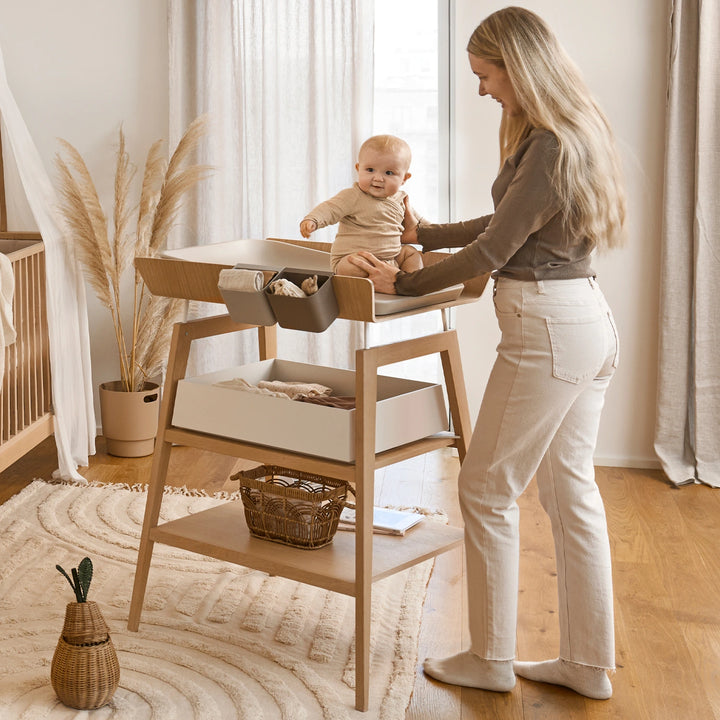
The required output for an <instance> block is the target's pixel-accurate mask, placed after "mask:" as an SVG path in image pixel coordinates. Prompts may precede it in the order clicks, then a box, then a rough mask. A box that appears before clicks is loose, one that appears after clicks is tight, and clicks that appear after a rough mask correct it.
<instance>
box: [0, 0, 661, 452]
mask: <svg viewBox="0 0 720 720" xmlns="http://www.w3.org/2000/svg"><path fill="white" fill-rule="evenodd" d="M451 4H452V5H453V6H454V13H455V22H454V28H455V32H456V42H455V45H454V57H455V62H456V67H455V74H454V77H455V85H456V102H455V105H454V107H453V108H452V109H453V112H454V117H455V130H456V132H457V146H456V153H455V156H454V167H455V171H454V177H455V179H456V182H457V192H456V199H455V217H457V218H464V217H473V216H476V215H478V214H482V213H485V212H488V211H489V210H490V194H489V191H490V184H491V182H492V179H493V177H494V175H495V172H496V170H497V124H498V120H499V115H498V110H499V106H497V105H496V104H495V103H492V102H490V101H488V100H484V99H482V98H479V97H478V96H477V86H476V83H475V81H474V78H473V76H472V75H471V73H470V71H469V70H468V68H467V59H466V55H465V50H464V47H465V43H466V41H467V37H468V36H469V34H470V32H471V31H472V29H473V28H474V27H475V26H476V25H477V23H478V22H479V21H480V20H481V19H482V18H483V17H484V16H485V15H487V14H488V13H489V12H492V11H493V10H495V9H497V8H499V7H502V6H504V5H506V4H507V3H505V2H495V1H491V0H486V1H484V2H482V3H481V2H479V1H478V0H455V1H453V0H451ZM165 5H166V3H165V2H163V1H162V0H123V1H122V2H107V1H105V2H98V0H73V2H58V0H32V2H22V3H21V2H17V1H16V0H0V18H2V22H1V23H0V43H1V44H2V48H3V52H4V56H5V63H6V67H7V73H8V78H9V81H10V84H11V87H12V88H13V91H14V93H15V96H16V99H17V101H18V104H19V106H20V109H21V112H22V113H23V116H24V117H25V120H26V122H27V124H28V126H29V128H30V132H31V133H32V135H33V137H34V139H35V142H36V144H37V145H38V148H39V150H40V153H41V156H42V157H43V159H44V160H45V163H46V166H47V168H48V170H49V171H50V172H53V165H52V163H53V157H54V155H55V153H56V152H57V149H58V145H57V140H56V138H58V137H62V138H65V139H67V140H69V141H70V142H71V143H73V144H74V145H75V146H76V147H77V148H78V149H79V150H80V152H81V153H82V154H83V155H84V157H85V158H86V160H87V162H88V165H89V168H90V171H91V173H93V175H94V176H95V177H96V178H97V184H98V187H99V191H100V194H101V199H102V201H103V203H104V205H105V207H111V206H112V203H111V199H110V198H111V192H112V188H111V182H112V180H111V178H112V169H113V163H114V157H113V148H114V144H115V142H116V138H117V131H118V128H119V126H120V124H121V123H122V124H123V127H124V130H125V133H126V135H127V139H128V149H129V151H130V153H131V156H132V158H133V159H134V161H135V162H136V163H137V164H138V165H142V163H143V161H144V154H145V152H146V151H147V149H148V147H149V146H150V144H151V143H152V142H153V141H154V140H155V139H157V138H160V137H163V138H167V116H168V107H167V97H168V81H167V40H166V36H167V28H166V14H165V12H166V11H165ZM525 5H526V6H527V7H530V8H531V9H533V10H536V11H537V12H539V13H540V14H541V15H543V16H544V17H545V18H546V19H547V20H548V21H549V22H550V23H551V25H552V26H553V27H554V28H555V30H556V32H557V33H558V35H559V36H560V38H561V40H562V42H563V43H564V44H565V46H566V47H567V49H568V50H569V52H570V54H571V55H572V56H573V57H574V58H575V60H576V61H577V62H578V64H579V65H580V67H581V68H582V70H583V71H584V73H585V76H586V78H587V80H588V82H589V84H590V87H591V88H592V90H593V91H594V92H595V93H596V95H597V97H598V98H599V100H600V102H601V104H602V105H603V107H604V108H605V109H606V112H607V114H608V115H609V117H610V120H611V122H612V124H613V126H614V128H615V131H616V134H617V137H618V140H619V143H620V146H621V148H622V152H623V157H624V160H625V169H626V174H627V179H628V191H629V201H630V220H629V237H630V242H629V244H628V246H627V248H625V249H624V250H622V251H618V252H616V253H614V254H613V255H611V256H608V257H607V258H602V259H599V260H598V261H597V263H596V268H597V271H598V274H599V277H600V281H601V283H602V286H603V288H604V290H605V292H606V295H607V296H608V299H609V301H610V303H611V304H612V306H613V308H614V310H615V314H616V317H617V322H618V325H619V328H620V332H621V334H622V342H623V350H622V354H623V357H622V359H621V367H620V369H619V371H618V374H617V377H616V380H615V381H614V383H613V385H612V387H611V389H610V391H609V394H608V398H607V405H606V411H605V415H604V419H603V423H602V427H601V431H600V439H599V445H598V450H597V461H598V462H599V463H603V464H611V465H639V466H646V465H652V464H653V463H654V455H653V452H652V433H653V423H654V398H655V356H656V344H657V294H658V261H659V230H660V202H661V187H662V181H661V175H662V149H663V143H662V133H663V98H664V92H665V41H666V10H665V8H664V3H661V2H658V0H633V2H630V3H628V2H626V0H603V1H602V2H600V0H582V2H578V1H577V0H526V1H525ZM11 180H12V178H10V181H11ZM10 194H11V197H10V200H9V202H10V210H11V222H12V223H13V224H12V227H13V228H14V229H26V228H30V229H31V228H33V227H34V223H33V221H32V219H31V218H29V217H28V213H27V210H26V208H23V203H22V199H21V198H19V196H18V193H17V192H15V193H13V192H12V188H10ZM89 298H90V327H91V334H92V337H91V342H92V361H93V375H94V379H95V384H97V383H99V382H101V381H104V380H107V379H110V378H114V377H116V375H117V361H116V355H115V353H114V352H113V351H111V350H110V349H109V348H110V347H111V345H112V342H113V340H112V336H111V331H110V325H109V323H108V321H107V316H106V312H107V311H106V310H105V309H104V308H101V307H100V306H99V305H98V303H97V301H96V300H95V298H94V296H92V294H91V293H89ZM457 326H458V328H459V331H460V338H461V343H462V348H463V362H464V369H465V374H466V380H467V385H468V391H469V396H470V403H471V408H472V411H473V413H475V412H476V411H477V408H478V407H479V403H480V399H481V396H482V392H483V388H484V385H485V382H486V379H487V374H488V372H489V369H490V366H491V363H492V360H493V357H494V348H495V345H496V343H497V329H496V324H495V320H494V317H493V315H492V310H491V306H490V303H489V293H488V296H487V297H484V298H482V299H481V301H480V302H479V303H478V304H477V305H473V306H471V307H466V308H461V309H460V310H459V311H458V313H457Z"/></svg>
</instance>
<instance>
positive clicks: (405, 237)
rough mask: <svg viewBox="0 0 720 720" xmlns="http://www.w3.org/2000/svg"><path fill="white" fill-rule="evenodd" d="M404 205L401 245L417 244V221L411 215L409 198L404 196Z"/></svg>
mask: <svg viewBox="0 0 720 720" xmlns="http://www.w3.org/2000/svg"><path fill="white" fill-rule="evenodd" d="M403 203H404V204H405V217H404V218H403V228H404V229H403V232H402V235H400V242H401V243H409V244H414V243H417V226H418V221H417V218H416V217H415V215H413V211H412V208H411V207H410V196H409V195H406V196H405V197H404V198H403Z"/></svg>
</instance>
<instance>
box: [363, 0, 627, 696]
mask: <svg viewBox="0 0 720 720" xmlns="http://www.w3.org/2000/svg"><path fill="white" fill-rule="evenodd" d="M467 49H468V54H469V60H470V67H471V69H472V71H473V73H474V74H475V75H476V76H477V77H478V79H479V82H480V88H479V93H480V95H481V96H485V95H490V96H491V97H492V98H493V99H494V100H496V101H498V102H500V103H501V105H502V107H503V114H502V122H501V126H500V150H501V160H502V165H501V169H500V173H499V175H498V177H497V179H496V180H495V182H494V184H493V187H492V196H493V202H494V207H495V212H494V213H493V214H492V215H488V216H486V217H481V218H477V219H475V220H470V221H467V222H460V223H451V224H447V225H427V224H424V223H423V224H422V225H421V226H416V221H415V219H414V218H413V217H412V215H411V214H410V213H408V217H407V224H406V228H409V229H407V230H406V232H405V233H404V236H403V241H405V242H417V243H419V244H420V245H422V246H423V249H424V250H433V249H437V248H441V247H461V248H462V249H461V250H459V251H458V252H457V253H455V254H453V255H450V256H449V257H448V259H446V260H444V261H442V262H440V263H438V264H435V265H432V266H429V267H426V268H424V269H421V270H418V271H416V272H412V273H403V272H401V271H398V269H397V268H391V267H390V266H388V265H385V264H384V263H381V262H379V261H377V260H375V259H373V258H372V257H368V255H364V256H363V259H360V260H358V265H359V266H360V267H362V268H363V269H364V270H365V271H366V272H367V273H368V275H369V277H370V278H371V280H372V281H373V283H374V285H375V288H376V289H377V290H378V291H380V292H385V293H399V294H404V295H417V294H423V293H427V292H431V291H433V290H437V289H439V288H442V287H447V286H449V285H453V284H455V283H458V282H461V281H464V280H467V279H469V278H471V277H474V276H476V275H479V274H481V273H486V272H490V271H494V272H493V276H494V278H495V288H494V303H495V311H496V315H497V318H498V321H499V325H500V329H501V331H502V339H501V342H500V345H499V346H498V356H497V359H496V362H495V365H494V367H493V371H492V373H491V375H490V379H489V381H488V385H487V388H486V390H485V394H484V397H483V401H482V406H481V408H480V413H479V415H478V420H477V423H476V425H475V431H474V433H473V437H472V440H471V442H470V447H469V451H468V454H467V456H466V458H465V460H464V462H463V465H462V469H461V471H460V477H459V496H460V506H461V509H462V513H463V519H464V522H465V546H466V557H467V579H468V609H469V622H470V638H471V646H470V649H469V650H468V651H466V652H462V653H459V654H458V655H454V656H452V657H450V658H445V659H439V660H438V659H428V660H426V661H425V665H424V670H425V672H426V673H427V674H428V675H430V676H432V677H434V678H437V679H439V680H442V681H444V682H448V683H453V684H457V685H464V686H469V687H478V688H484V689H487V690H496V691H507V690H510V689H511V688H512V687H514V685H515V675H516V674H517V675H520V676H522V677H526V678H529V679H531V680H537V681H542V682H549V683H555V684H559V685H564V686H567V687H570V688H572V689H573V690H575V691H576V692H579V693H581V694H583V695H585V696H587V697H591V698H597V699H604V698H609V697H610V696H611V694H612V686H611V684H610V680H609V678H608V674H607V670H611V669H613V667H614V633H613V600H612V577H611V567H610V549H609V543H608V536H607V526H606V521H605V512H604V508H603V503H602V499H601V497H600V493H599V491H598V488H597V485H596V484H595V478H594V469H593V452H594V448H595V442H596V438H597V431H598V425H599V421H600V413H601V410H602V405H603V399H604V395H605V390H606V388H607V386H608V383H609V381H610V378H611V376H612V375H613V373H614V370H615V367H616V364H617V356H618V343H617V334H616V330H615V327H614V323H613V319H612V314H611V312H610V309H609V308H608V306H607V304H606V302H605V299H604V298H603V295H602V293H601V291H600V288H599V287H598V284H597V282H596V281H595V277H594V272H593V270H592V267H591V261H590V254H591V252H592V251H593V250H594V249H595V248H609V247H613V246H615V245H618V244H619V243H620V240H621V230H622V225H623V222H624V217H625V201H624V196H623V190H622V182H621V178H620V171H619V162H618V158H617V154H616V151H615V149H614V142H613V139H612V133H611V131H610V129H609V127H608V124H607V121H606V120H605V117H604V116H603V114H602V112H601V111H600V109H599V108H598V107H597V105H596V104H595V102H594V101H593V99H592V98H591V96H590V94H589V92H588V90H587V88H586V86H585V84H584V82H583V80H582V78H581V76H580V74H579V72H578V71H577V69H576V67H575V66H574V64H573V63H572V61H571V60H570V59H569V58H568V57H567V55H566V54H565V52H564V51H563V49H562V48H561V47H560V45H559V43H558V42H557V40H556V38H555V37H554V35H553V34H552V32H551V31H550V30H549V29H548V27H547V26H546V25H545V23H544V22H543V21H542V20H541V19H540V18H539V17H538V16H537V15H535V14H533V13H531V12H529V11H528V10H525V9H522V8H516V7H510V8H505V9H503V10H500V11H498V12H496V13H493V14H492V15H490V16H489V17H488V18H486V19H485V20H484V21H483V22H482V23H481V24H480V26H479V27H478V28H477V29H476V30H475V32H474V33H473V35H472V37H471V38H470V41H469V43H468V47H467ZM533 476H536V477H537V483H538V488H539V493H540V501H541V503H542V505H543V507H544V509H545V511H546V512H547V513H548V515H549V517H550V519H551V523H552V530H553V535H554V540H555V552H556V563H557V577H558V597H559V621H560V649H559V656H558V657H557V658H555V659H552V660H547V661H544V662H538V663H536V662H517V661H516V662H513V659H514V657H515V641H516V616H517V595H518V555H519V539H518V533H519V530H518V506H517V502H516V501H517V498H518V497H519V496H520V494H521V493H522V492H523V491H524V490H525V489H526V487H527V485H528V483H529V482H530V480H531V479H532V477H533Z"/></svg>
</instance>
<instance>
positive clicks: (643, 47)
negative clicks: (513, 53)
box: [451, 0, 667, 467]
mask: <svg viewBox="0 0 720 720" xmlns="http://www.w3.org/2000/svg"><path fill="white" fill-rule="evenodd" d="M451 1H452V0H451ZM508 4H509V3H507V2H497V1H494V0H487V1H485V2H482V3H481V2H478V1H477V0H456V2H455V3H454V5H455V22H454V28H455V33H456V38H455V43H454V61H455V73H454V78H455V90H456V96H455V97H456V101H455V104H454V107H453V112H454V117H455V130H456V138H457V144H456V149H455V155H454V167H455V172H454V176H455V178H456V182H457V190H456V199H455V214H454V217H455V218H456V219H462V218H467V217H476V216H478V215H482V214H485V213H487V212H491V211H492V205H491V200H490V185H491V184H492V180H493V178H494V176H495V174H496V172H497V169H498V168H497V166H498V151H497V129H498V122H499V117H500V114H499V113H500V107H499V105H497V104H496V103H495V102H493V101H492V100H490V99H488V98H480V97H479V96H478V94H477V83H476V81H475V78H474V76H473V75H472V74H471V72H470V70H469V68H468V64H467V53H466V52H465V47H466V44H467V39H468V37H469V36H470V34H471V32H472V30H473V29H474V28H475V27H476V26H477V25H478V23H479V22H480V21H481V20H482V19H483V18H484V17H485V16H487V15H488V14H489V13H491V12H493V11H495V10H497V9H500V8H501V7H504V6H506V5H508ZM520 4H522V5H524V6H525V7H528V8H529V9H531V10H533V11H535V12H537V13H538V14H539V15H541V16H542V17H543V18H545V19H546V20H547V21H548V23H549V24H550V25H551V27H553V29H554V30H555V32H556V33H557V35H558V36H559V38H560V40H561V42H562V43H563V45H564V46H565V48H566V49H567V51H568V52H569V54H570V55H571V57H573V59H574V60H575V62H576V63H577V64H578V65H579V66H580V68H581V70H582V71H583V74H584V76H585V78H586V80H587V82H588V84H589V86H590V88H591V90H592V92H593V93H594V94H595V96H596V97H597V99H598V100H599V102H600V104H601V106H602V107H603V108H604V110H605V112H606V113H607V115H608V117H609V120H610V123H611V124H612V126H613V128H614V130H615V134H616V137H617V140H618V144H619V146H620V148H621V152H622V156H623V160H624V169H625V175H626V180H627V189H628V202H629V222H628V230H629V232H628V239H629V242H628V244H627V246H626V247H625V248H623V249H622V250H619V251H615V252H614V253H612V254H610V255H607V256H605V257H601V258H597V259H596V261H595V269H596V271H597V273H598V279H599V281H600V283H601V286H602V288H603V290H604V292H605V295H606V296H607V298H608V301H609V302H610V304H611V306H612V308H613V311H614V313H615V317H616V321H617V324H618V328H619V332H620V335H621V359H620V367H619V369H618V372H617V375H616V377H615V379H614V381H613V383H612V384H611V387H610V389H609V391H608V395H607V399H606V404H605V411H604V415H603V421H602V425H601V428H600V436H599V438H598V447H597V451H596V462H597V464H601V465H615V466H637V467H656V466H657V461H656V458H655V455H654V453H653V449H652V443H653V429H654V412H655V393H656V367H655V366H656V355H657V313H658V276H659V255H660V217H661V215H660V210H661V195H662V160H663V132H664V114H663V113H664V110H663V109H664V96H665V62H666V61H665V45H666V25H667V10H666V8H665V4H664V3H661V2H658V0H633V2H626V0H604V1H603V2H599V1H598V0H583V1H582V2H577V1H575V0H525V1H524V2H523V3H520ZM456 325H457V328H458V331H459V336H460V341H461V345H462V354H463V368H464V371H465V376H466V383H467V385H468V394H469V399H470V405H471V411H472V412H473V417H474V414H475V413H476V412H477V409H478V408H479V405H480V400H481V398H482V392H483V388H484V385H485V382H486V381H487V376H488V374H489V372H490V367H491V365H492V362H493V360H494V356H495V346H496V344H497V341H498V339H499V333H498V331H497V325H496V321H495V318H494V315H493V312H492V303H491V302H490V293H487V296H485V297H483V298H481V300H480V303H479V305H474V306H466V307H463V308H460V309H459V311H458V313H457V320H456Z"/></svg>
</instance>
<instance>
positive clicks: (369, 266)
mask: <svg viewBox="0 0 720 720" xmlns="http://www.w3.org/2000/svg"><path fill="white" fill-rule="evenodd" d="M349 259H350V261H351V262H352V264H353V265H355V266H356V267H358V268H360V269H361V270H363V271H364V272H366V273H367V276H368V277H369V278H370V280H372V284H373V285H374V286H375V290H377V292H379V293H386V294H387V295H397V293H396V292H395V278H396V277H397V274H398V273H399V272H400V270H399V269H398V268H396V267H393V266H392V265H390V264H389V263H386V262H383V261H382V260H378V259H377V258H376V257H375V256H374V255H373V254H372V253H369V252H367V251H366V250H360V252H357V253H355V254H353V256H352V257H351V258H349Z"/></svg>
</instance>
